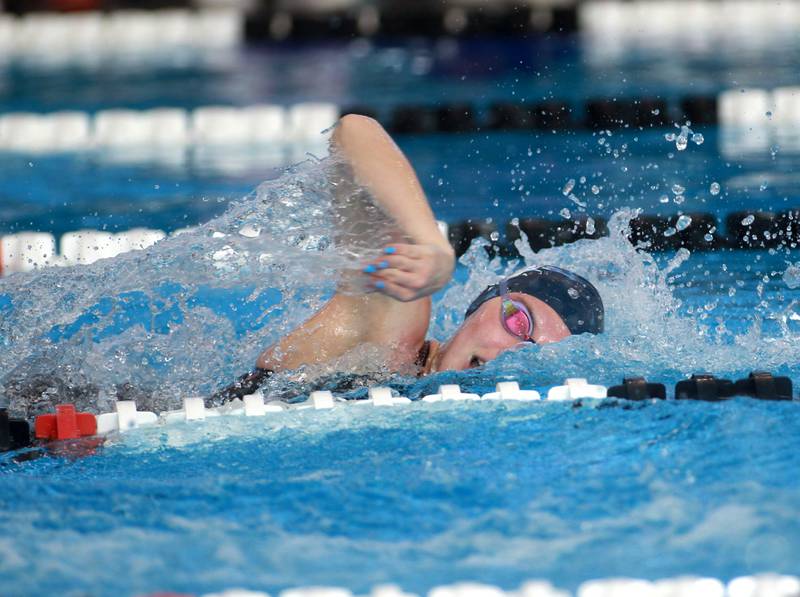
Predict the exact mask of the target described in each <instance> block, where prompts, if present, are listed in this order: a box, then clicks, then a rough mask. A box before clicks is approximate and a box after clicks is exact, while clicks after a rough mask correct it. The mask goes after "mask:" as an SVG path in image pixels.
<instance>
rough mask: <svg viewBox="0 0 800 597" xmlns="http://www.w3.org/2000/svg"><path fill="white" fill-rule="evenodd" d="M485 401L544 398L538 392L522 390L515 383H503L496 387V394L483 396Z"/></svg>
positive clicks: (490, 393) (525, 400)
mask: <svg viewBox="0 0 800 597" xmlns="http://www.w3.org/2000/svg"><path fill="white" fill-rule="evenodd" d="M483 399H484V400H518V401H524V402H527V401H531V400H541V399H542V397H541V395H540V394H539V392H537V391H536V390H520V389H519V384H518V383H517V382H515V381H501V382H498V383H497V385H496V386H495V391H494V392H489V393H488V394H484V395H483Z"/></svg>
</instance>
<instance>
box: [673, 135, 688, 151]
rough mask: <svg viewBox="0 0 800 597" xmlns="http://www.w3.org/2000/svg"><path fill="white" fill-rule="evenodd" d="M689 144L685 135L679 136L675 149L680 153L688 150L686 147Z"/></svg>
mask: <svg viewBox="0 0 800 597" xmlns="http://www.w3.org/2000/svg"><path fill="white" fill-rule="evenodd" d="M688 144H689V140H688V139H687V138H686V137H684V136H683V135H678V138H677V139H675V147H677V148H678V151H683V150H684V149H686V146H687V145H688Z"/></svg>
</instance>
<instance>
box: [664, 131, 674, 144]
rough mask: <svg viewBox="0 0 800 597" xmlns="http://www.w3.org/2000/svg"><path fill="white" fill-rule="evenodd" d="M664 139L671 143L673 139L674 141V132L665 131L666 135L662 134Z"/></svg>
mask: <svg viewBox="0 0 800 597" xmlns="http://www.w3.org/2000/svg"><path fill="white" fill-rule="evenodd" d="M664 139H666V140H667V141H669V142H670V143H672V142H673V141H675V133H667V134H666V135H664Z"/></svg>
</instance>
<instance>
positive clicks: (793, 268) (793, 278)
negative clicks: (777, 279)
mask: <svg viewBox="0 0 800 597" xmlns="http://www.w3.org/2000/svg"><path fill="white" fill-rule="evenodd" d="M783 282H784V283H785V284H786V286H788V287H789V288H792V289H794V288H797V287H798V286H800V261H798V262H797V263H791V264H789V267H787V268H786V271H785V272H783Z"/></svg>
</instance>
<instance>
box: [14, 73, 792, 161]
mask: <svg viewBox="0 0 800 597" xmlns="http://www.w3.org/2000/svg"><path fill="white" fill-rule="evenodd" d="M582 109H583V117H582V118H581V117H580V114H579V113H578V107H577V106H574V105H571V104H570V103H568V102H562V101H557V100H549V101H544V102H531V103H526V102H504V101H498V102H494V103H491V104H490V105H489V106H487V107H483V106H478V105H473V104H470V103H456V104H442V105H413V104H412V105H401V106H396V107H394V108H393V109H391V112H390V113H384V114H379V113H378V112H379V111H378V110H375V109H373V108H370V107H367V106H351V107H340V106H337V105H336V104H332V103H326V102H305V103H299V104H295V105H292V106H288V107H285V106H280V105H270V104H261V105H251V106H243V107H234V106H202V107H198V108H196V109H194V110H192V111H188V110H185V109H183V108H170V107H161V108H154V109H150V110H130V109H108V110H101V111H99V112H97V113H94V114H90V113H87V112H78V111H62V112H52V113H43V114H37V113H27V112H18V113H15V112H11V113H6V114H4V115H2V116H0V151H11V152H22V153H48V152H60V151H85V150H92V149H100V148H103V149H114V150H131V149H133V148H137V149H139V150H141V149H142V148H149V149H150V150H151V153H152V154H153V157H155V158H157V156H158V151H157V150H162V151H163V150H165V149H170V148H172V149H175V148H186V147H220V146H222V147H230V146H240V147H247V146H250V145H262V146H263V145H267V146H269V145H275V144H279V143H308V142H310V141H314V140H317V141H320V142H323V141H324V138H323V137H322V136H321V135H320V133H321V132H323V131H325V130H327V129H329V128H330V127H331V126H332V125H333V124H334V123H335V122H336V121H337V119H338V118H339V117H340V116H343V115H346V114H363V115H366V116H372V117H376V118H378V119H379V120H381V121H382V122H383V124H384V125H385V126H386V128H387V129H389V130H390V131H391V132H392V133H394V134H398V135H403V134H430V133H463V132H475V131H478V130H493V131H503V130H508V131H553V130H556V131H559V130H560V131H564V130H572V129H576V128H580V127H587V128H589V129H595V130H606V129H617V128H631V129H634V130H638V129H645V128H654V127H672V126H673V125H674V124H675V123H678V124H680V125H683V124H684V123H686V122H687V121H688V122H691V123H692V125H693V126H697V125H713V124H719V125H720V126H721V127H723V129H724V130H725V131H727V132H728V133H730V134H728V135H724V136H723V138H722V140H721V148H722V150H723V152H734V153H735V152H736V151H737V150H738V151H740V152H743V153H747V152H753V151H757V150H758V149H759V148H760V149H763V148H764V147H763V143H762V139H764V140H766V141H765V142H769V141H774V140H777V141H780V143H781V147H782V150H783V151H787V152H791V151H795V150H797V151H800V142H798V141H797V139H796V137H797V136H798V134H800V133H799V131H798V129H799V128H800V86H797V87H780V88H776V89H772V90H767V89H734V90H728V91H723V92H721V93H720V94H719V95H718V96H688V97H684V98H683V99H682V100H681V101H680V102H678V103H670V102H667V100H665V99H662V98H658V97H630V98H625V97H619V98H617V97H615V98H590V99H588V100H587V101H586V102H584V104H583V106H582ZM480 114H483V117H482V118H479V115H480ZM673 136H674V137H675V138H676V141H678V142H679V141H680V139H681V136H680V134H678V135H673ZM683 147H685V145H684V146H683ZM122 153H123V155H122V157H124V152H122Z"/></svg>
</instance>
